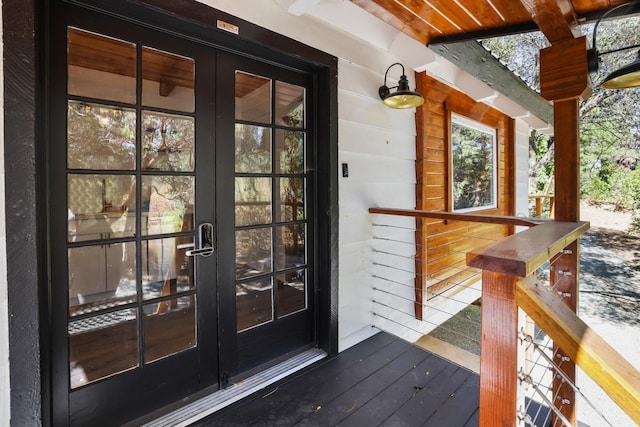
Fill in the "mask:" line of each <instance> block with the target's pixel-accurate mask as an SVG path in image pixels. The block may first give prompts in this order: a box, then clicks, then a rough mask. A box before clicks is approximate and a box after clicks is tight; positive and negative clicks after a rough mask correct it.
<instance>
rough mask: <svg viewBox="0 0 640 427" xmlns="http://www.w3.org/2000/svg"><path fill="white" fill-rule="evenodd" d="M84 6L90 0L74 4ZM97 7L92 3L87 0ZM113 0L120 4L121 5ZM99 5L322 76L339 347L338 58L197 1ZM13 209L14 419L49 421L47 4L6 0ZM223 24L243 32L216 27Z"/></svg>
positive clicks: (325, 336) (331, 334)
mask: <svg viewBox="0 0 640 427" xmlns="http://www.w3.org/2000/svg"><path fill="white" fill-rule="evenodd" d="M69 2H71V3H77V4H83V3H84V2H83V1H82V0H77V1H75V0H70V1H69ZM87 3H89V2H87ZM114 3H115V4H114ZM90 4H91V7H92V8H97V9H101V10H104V11H106V12H108V13H111V14H114V15H118V16H122V17H125V18H126V19H130V20H132V21H134V22H139V23H144V24H145V25H148V26H151V27H155V28H157V29H161V30H163V31H167V32H171V33H174V34H181V35H182V36H185V37H187V38H191V39H194V40H197V41H199V42H202V43H205V44H209V45H212V46H215V47H217V48H220V49H225V50H230V51H235V52H239V53H241V54H244V55H247V56H253V57H256V58H261V59H263V60H266V61H270V62H273V63H274V64H277V65H280V66H285V67H290V68H292V69H298V70H304V71H307V72H311V73H313V74H314V75H315V79H316V92H317V93H316V95H321V96H317V99H318V100H319V105H318V110H319V111H323V112H326V113H325V114H319V115H318V117H317V121H318V122H317V123H318V126H317V130H316V141H318V143H317V144H316V159H317V160H316V161H317V166H318V168H317V186H318V189H319V191H317V193H316V194H317V197H318V198H317V212H318V215H317V220H316V221H317V222H316V230H317V235H318V236H323V237H325V236H326V237H325V238H324V239H323V240H322V241H318V242H317V247H316V254H317V258H316V260H317V261H316V262H317V266H318V267H319V268H318V269H317V270H316V271H317V273H316V275H317V277H316V283H317V288H316V296H315V297H316V301H317V304H318V313H319V319H318V341H319V346H320V347H321V348H322V349H324V350H325V351H327V352H328V353H329V354H335V353H337V349H338V339H337V335H338V327H337V326H338V319H337V314H338V300H337V298H338V203H337V200H338V187H337V184H338V178H337V177H338V164H337V162H338V156H337V141H338V132H337V122H338V112H337V58H335V57H333V56H331V55H328V54H326V53H324V52H321V51H319V50H317V49H314V48H311V47H309V46H306V45H304V44H302V43H299V42H297V41H295V40H292V39H289V38H287V37H285V36H282V35H279V34H277V33H274V32H272V31H270V30H266V29H264V28H261V27H259V26H256V25H254V24H251V23H249V22H246V21H244V20H242V19H239V18H236V17H233V16H231V15H229V14H226V13H223V12H220V11H218V10H215V9H213V8H210V7H208V6H206V5H204V4H201V3H197V2H194V1H192V0H137V1H136V0H120V1H118V2H114V1H113V0H97V1H91V2H90ZM2 7H3V39H4V58H5V61H4V64H3V66H4V101H5V103H4V117H5V128H4V137H5V180H6V183H5V187H6V194H5V213H6V222H7V281H8V299H9V313H10V316H9V356H10V360H11V364H10V375H11V377H10V384H11V420H12V423H14V424H16V425H23V424H24V425H39V424H42V425H51V424H52V419H51V414H52V412H53V411H52V408H51V405H52V399H51V396H52V384H51V370H52V366H51V364H50V355H51V347H50V345H51V343H50V340H49V335H50V329H49V328H50V321H49V319H50V317H49V316H50V304H51V302H50V298H49V296H50V293H49V276H48V270H49V268H48V263H49V261H48V260H49V254H48V247H47V241H48V231H49V230H48V216H47V212H48V205H49V203H50V200H47V198H46V197H47V194H48V183H47V181H46V176H47V164H48V160H47V159H48V153H47V146H48V144H47V139H46V138H47V134H48V124H47V121H46V120H45V118H46V117H47V111H46V105H47V87H48V81H47V77H48V70H47V68H46V63H47V60H46V58H47V56H48V49H47V40H46V35H47V34H48V25H47V23H48V10H49V7H50V6H49V1H46V0H4V1H3V5H2ZM218 20H221V21H224V22H227V23H231V24H233V25H236V26H237V27H238V28H239V29H240V34H239V35H235V34H230V33H227V32H225V31H222V30H218V29H217V28H216V23H217V21H218Z"/></svg>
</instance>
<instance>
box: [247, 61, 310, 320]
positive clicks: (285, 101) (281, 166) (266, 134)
mask: <svg viewBox="0 0 640 427" xmlns="http://www.w3.org/2000/svg"><path fill="white" fill-rule="evenodd" d="M235 76H236V82H235V83H236V86H235V95H236V99H235V102H236V107H235V111H236V114H235V117H236V124H235V172H236V177H235V225H236V233H235V238H236V313H237V330H238V332H243V331H246V330H248V329H251V328H253V327H256V326H259V325H263V324H265V323H269V322H277V321H278V319H281V318H283V317H286V316H289V315H292V314H294V313H297V312H300V311H302V310H305V309H306V308H307V278H308V274H307V271H308V266H307V236H306V227H307V217H306V207H305V202H306V198H307V195H306V190H307V189H306V182H307V174H306V170H305V156H306V152H305V150H306V137H307V133H306V129H305V125H306V117H305V114H306V110H305V102H306V93H305V89H304V88H303V87H300V86H297V85H293V84H290V83H286V82H281V81H278V80H271V79H268V78H265V77H261V76H256V75H254V74H251V73H246V72H242V71H237V72H236V75H235ZM272 108H273V109H274V111H273V112H272Z"/></svg>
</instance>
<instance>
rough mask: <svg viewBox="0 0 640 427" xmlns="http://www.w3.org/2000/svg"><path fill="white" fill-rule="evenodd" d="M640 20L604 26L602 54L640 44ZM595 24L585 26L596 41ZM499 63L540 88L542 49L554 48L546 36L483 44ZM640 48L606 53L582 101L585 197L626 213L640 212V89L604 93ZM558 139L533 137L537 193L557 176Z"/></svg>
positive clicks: (532, 173)
mask: <svg viewBox="0 0 640 427" xmlns="http://www.w3.org/2000/svg"><path fill="white" fill-rule="evenodd" d="M639 29H640V18H637V17H630V18H623V19H611V20H606V21H603V22H601V23H600V25H599V26H598V30H597V31H598V33H597V48H598V50H599V51H600V52H606V51H608V50H612V49H617V48H620V47H625V46H631V45H634V44H638V43H640V31H638V30H639ZM593 30H594V25H593V24H587V25H584V26H583V27H582V32H583V34H585V35H586V36H588V37H589V39H591V37H592V34H593ZM483 45H484V46H485V47H487V48H488V49H489V50H490V51H491V52H492V53H493V54H494V55H495V56H496V57H497V58H498V59H500V60H501V61H502V62H503V63H505V64H506V65H507V67H509V68H510V69H511V70H512V71H513V72H514V73H516V74H517V75H519V76H520V77H521V78H522V79H523V80H524V81H525V82H526V83H527V84H529V86H531V87H532V88H534V89H535V90H539V75H538V73H539V50H540V49H541V48H544V47H546V46H548V42H547V41H546V39H545V38H544V36H543V35H542V34H541V33H539V32H536V33H527V34H520V35H515V36H509V37H500V38H496V39H490V40H485V41H483ZM637 54H638V53H637V50H636V49H631V50H628V51H625V52H619V53H612V54H605V55H601V63H600V69H599V71H598V72H596V73H594V74H592V75H591V78H592V82H593V93H592V95H591V96H590V97H589V98H587V99H585V100H583V101H582V102H581V103H580V117H581V133H580V151H581V153H580V155H581V164H580V172H581V188H580V190H581V194H582V197H583V198H585V199H589V200H594V201H599V202H606V203H613V204H615V205H616V206H618V207H619V208H623V209H632V208H635V209H639V208H640V182H639V181H638V178H637V175H638V169H640V110H639V109H638V108H637V105H638V102H639V101H640V89H624V90H610V89H602V88H601V87H600V83H601V82H602V81H603V79H604V78H605V77H606V76H607V75H608V74H609V73H611V72H612V71H614V70H617V69H618V68H620V67H622V66H624V65H626V64H628V63H630V62H631V61H633V60H634V59H635V58H636V56H637ZM553 143H554V141H553V138H549V137H543V136H540V135H537V134H535V133H534V134H533V135H532V136H531V139H530V182H531V191H532V192H539V191H540V190H541V189H542V186H543V184H542V183H544V182H547V181H548V178H549V176H550V175H552V174H553V166H554V165H553ZM639 228H640V227H639Z"/></svg>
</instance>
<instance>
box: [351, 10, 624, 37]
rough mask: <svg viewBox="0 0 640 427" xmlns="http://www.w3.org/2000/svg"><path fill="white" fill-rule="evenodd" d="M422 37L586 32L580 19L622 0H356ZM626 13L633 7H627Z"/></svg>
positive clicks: (593, 14)
mask: <svg viewBox="0 0 640 427" xmlns="http://www.w3.org/2000/svg"><path fill="white" fill-rule="evenodd" d="M351 1H352V2H353V3H355V4H357V5H358V6H360V7H362V8H363V9H364V10H366V11H367V12H369V13H371V14H372V15H374V16H376V17H377V18H379V19H381V20H383V21H385V22H386V23H388V24H389V25H391V26H392V27H394V28H396V29H397V30H399V31H401V32H403V33H405V34H407V35H409V36H410V37H412V38H414V39H416V40H418V41H420V42H421V43H425V44H429V43H431V42H434V43H438V44H440V43H452V42H454V41H457V42H461V41H474V42H475V40H478V39H479V38H486V37H496V36H500V35H507V34H514V33H517V32H521V31H532V30H534V29H535V28H536V27H538V28H540V30H542V32H543V33H544V34H545V35H546V36H547V38H548V39H549V41H551V43H554V44H555V43H558V42H561V41H563V40H569V39H572V38H574V37H577V36H579V35H580V33H579V31H580V30H579V27H578V25H577V23H578V21H579V20H583V19H590V20H593V19H594V18H595V17H597V16H598V12H603V11H605V10H607V9H609V8H611V7H613V6H615V5H618V4H621V3H623V2H624V1H622V0H595V1H589V0H520V1H514V0H458V1H455V2H452V1H450V0H430V1H421V0H403V1H399V0H351ZM625 13H632V12H631V11H626V12H625Z"/></svg>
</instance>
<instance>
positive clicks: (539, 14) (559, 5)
mask: <svg viewBox="0 0 640 427" xmlns="http://www.w3.org/2000/svg"><path fill="white" fill-rule="evenodd" d="M520 3H522V5H523V6H524V7H525V9H527V11H528V12H529V14H530V15H531V18H532V19H533V21H534V22H535V23H536V25H537V26H538V28H540V31H542V33H543V34H544V35H545V36H546V37H547V40H549V42H550V43H551V44H556V43H560V42H563V41H565V40H571V39H573V38H574V37H575V36H577V35H579V34H580V33H579V31H580V30H579V29H577V26H578V21H577V18H576V13H575V11H574V9H573V4H572V3H571V0H520Z"/></svg>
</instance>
